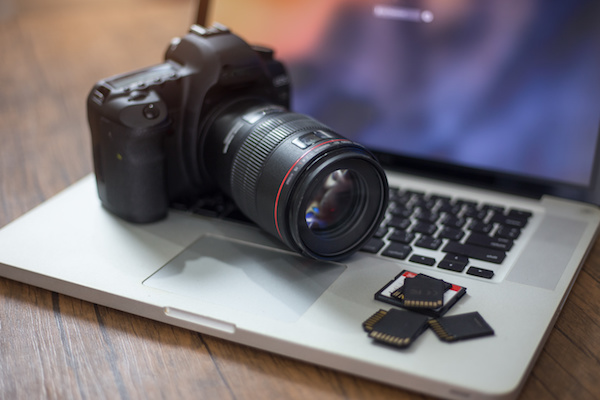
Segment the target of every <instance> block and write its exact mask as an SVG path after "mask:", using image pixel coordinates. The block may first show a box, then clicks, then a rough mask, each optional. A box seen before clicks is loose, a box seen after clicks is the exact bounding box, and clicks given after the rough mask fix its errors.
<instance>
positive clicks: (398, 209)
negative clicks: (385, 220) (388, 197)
mask: <svg viewBox="0 0 600 400" xmlns="http://www.w3.org/2000/svg"><path fill="white" fill-rule="evenodd" d="M414 211H415V210H414V209H413V208H412V207H407V206H405V205H403V204H396V205H394V206H392V207H390V209H389V212H390V214H392V215H393V216H394V217H402V218H408V217H410V216H411V215H412V213H413V212H414Z"/></svg>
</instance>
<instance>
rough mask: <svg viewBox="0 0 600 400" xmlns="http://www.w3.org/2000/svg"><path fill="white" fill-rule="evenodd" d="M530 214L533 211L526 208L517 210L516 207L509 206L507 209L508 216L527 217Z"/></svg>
mask: <svg viewBox="0 0 600 400" xmlns="http://www.w3.org/2000/svg"><path fill="white" fill-rule="evenodd" d="M532 215H533V213H532V212H531V211H527V210H518V209H516V208H511V209H510V210H508V216H509V217H511V218H517V219H529V218H530V217H531V216H532Z"/></svg>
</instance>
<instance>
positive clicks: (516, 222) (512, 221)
mask: <svg viewBox="0 0 600 400" xmlns="http://www.w3.org/2000/svg"><path fill="white" fill-rule="evenodd" d="M490 222H496V223H499V224H500V225H505V226H510V227H514V228H524V227H525V225H527V219H520V218H514V217H509V216H507V215H504V214H494V215H493V216H492V218H491V219H490Z"/></svg>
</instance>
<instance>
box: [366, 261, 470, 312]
mask: <svg viewBox="0 0 600 400" xmlns="http://www.w3.org/2000/svg"><path fill="white" fill-rule="evenodd" d="M419 275H421V276H423V277H426V278H429V279H432V280H436V281H441V280H440V279H435V278H433V277H430V276H428V275H424V274H416V273H414V272H410V271H406V270H404V271H402V272H400V273H399V274H398V275H397V276H396V277H395V278H394V279H392V280H391V281H390V282H388V283H387V284H386V285H385V286H384V287H383V288H381V289H380V290H379V291H378V292H377V293H375V299H376V300H379V301H382V302H384V303H388V304H391V305H394V306H397V307H403V308H406V309H409V310H412V311H415V312H418V313H421V314H424V315H429V316H431V317H441V316H442V315H444V314H445V313H446V312H447V311H448V310H449V309H450V308H451V307H452V306H453V305H454V304H455V303H456V302H457V301H458V300H459V299H460V298H461V297H462V296H464V295H465V293H466V292H467V289H466V288H465V287H462V286H458V285H454V284H451V283H448V282H445V281H442V282H444V284H445V289H444V292H443V301H442V306H440V307H431V308H427V307H409V306H407V305H406V304H405V293H404V289H405V287H404V284H405V282H406V281H407V280H408V279H411V278H412V279H414V278H415V277H416V276H419ZM430 301H431V300H430Z"/></svg>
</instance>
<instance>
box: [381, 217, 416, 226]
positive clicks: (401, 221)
mask: <svg viewBox="0 0 600 400" xmlns="http://www.w3.org/2000/svg"><path fill="white" fill-rule="evenodd" d="M410 224H411V222H410V219H408V218H402V217H392V218H391V219H390V220H389V221H388V222H387V223H386V225H387V226H390V227H392V228H396V229H406V228H408V227H409V226H410Z"/></svg>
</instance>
